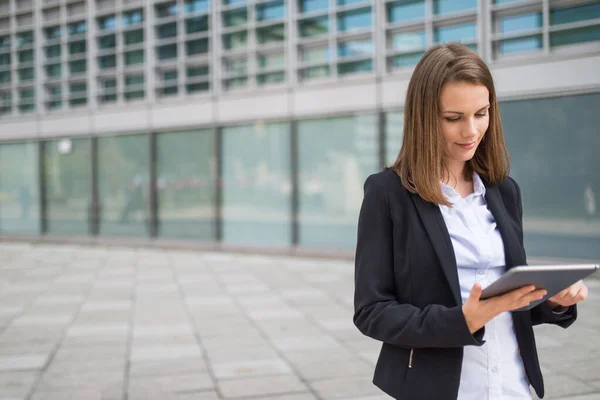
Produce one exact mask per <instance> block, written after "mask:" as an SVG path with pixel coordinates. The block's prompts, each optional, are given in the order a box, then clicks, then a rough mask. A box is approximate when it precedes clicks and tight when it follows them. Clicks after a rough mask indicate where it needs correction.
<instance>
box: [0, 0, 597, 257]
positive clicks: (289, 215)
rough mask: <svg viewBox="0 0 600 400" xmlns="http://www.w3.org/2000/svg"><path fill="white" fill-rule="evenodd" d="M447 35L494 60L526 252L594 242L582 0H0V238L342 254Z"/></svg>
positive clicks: (578, 253)
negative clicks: (414, 86) (418, 77)
mask: <svg viewBox="0 0 600 400" xmlns="http://www.w3.org/2000/svg"><path fill="white" fill-rule="evenodd" d="M449 41H460V42H462V43H464V44H465V45H468V46H469V47H471V48H472V49H473V50H474V51H476V52H478V53H479V54H480V55H481V57H482V58H483V59H484V60H485V61H486V62H487V63H488V64H489V65H490V67H491V69H492V73H493V74H494V78H495V81H496V85H497V91H498V96H499V99H500V107H501V115H502V122H503V126H504V132H505V135H506V138H507V141H508V146H509V150H510V154H511V157H512V176H513V177H515V178H516V179H517V180H518V182H519V183H520V185H521V188H522V191H523V202H524V212H525V218H524V224H525V233H526V246H527V250H528V253H529V255H530V256H535V257H539V258H544V257H547V258H552V259H556V258H570V259H582V260H583V259H587V260H598V259H600V210H599V205H598V202H599V201H600V157H599V153H600V128H599V127H600V112H599V111H600V1H585V0H578V1H575V0H420V1H419V0H393V1H389V0H267V1H265V0H247V1H246V0H212V1H211V0H175V1H162V0H161V1H158V0H156V1H155V0H145V1H143V0H127V1H125V0H37V1H34V0H0V235H1V237H3V238H7V239H8V238H18V239H24V240H30V239H34V240H38V239H41V238H47V239H50V240H54V239H60V240H65V239H66V240H79V241H81V240H83V241H85V240H89V241H92V240H93V241H102V240H115V239H117V240H119V241H123V242H126V241H128V240H130V241H133V240H137V241H144V240H152V241H153V242H154V241H159V242H164V243H170V242H173V241H176V242H177V243H182V244H183V245H195V246H196V245H198V244H205V245H206V246H209V247H210V246H212V247H219V248H220V247H224V248H235V247H241V248H252V249H259V250H260V249H263V250H265V251H273V250H275V251H280V252H292V251H298V250H306V251H318V252H322V253H328V252H335V253H336V254H348V255H351V254H352V251H353V248H354V246H355V241H356V224H357V217H358V211H359V208H360V204H361V201H362V185H363V182H364V180H365V179H366V177H367V176H368V175H369V174H372V173H374V172H377V171H379V170H381V168H382V167H384V166H386V165H390V164H391V163H392V162H393V161H394V159H395V158H396V155H397V154H398V151H399V149H400V145H401V141H402V135H403V132H402V124H403V104H404V98H405V93H406V87H407V84H408V80H409V78H410V75H411V72H412V69H413V68H414V65H415V64H416V63H417V61H418V60H419V58H420V57H421V56H422V54H423V53H424V51H426V49H427V48H429V47H431V46H432V45H434V44H437V43H444V42H449Z"/></svg>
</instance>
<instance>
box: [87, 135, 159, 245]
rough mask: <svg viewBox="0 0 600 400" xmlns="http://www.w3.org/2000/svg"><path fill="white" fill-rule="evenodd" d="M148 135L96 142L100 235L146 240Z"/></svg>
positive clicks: (147, 218) (100, 139) (147, 216)
mask: <svg viewBox="0 0 600 400" xmlns="http://www.w3.org/2000/svg"><path fill="white" fill-rule="evenodd" d="M148 157H149V139H148V135H146V134H144V135H128V136H112V137H107V136H105V137H100V138H98V200H99V204H100V208H101V214H100V234H101V235H113V236H116V235H123V236H147V235H148V232H149V231H148V222H149V206H148V193H149V188H148V171H149V159H148Z"/></svg>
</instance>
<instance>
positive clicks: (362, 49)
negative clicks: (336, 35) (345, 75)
mask: <svg viewBox="0 0 600 400" xmlns="http://www.w3.org/2000/svg"><path fill="white" fill-rule="evenodd" d="M371 54H373V41H372V40H371V39H362V40H353V41H349V42H343V43H340V44H338V56H339V57H357V56H370V55H371Z"/></svg>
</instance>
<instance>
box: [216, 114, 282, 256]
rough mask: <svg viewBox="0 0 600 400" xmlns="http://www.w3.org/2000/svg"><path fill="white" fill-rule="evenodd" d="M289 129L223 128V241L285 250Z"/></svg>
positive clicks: (264, 125) (258, 124) (263, 125)
mask: <svg viewBox="0 0 600 400" xmlns="http://www.w3.org/2000/svg"><path fill="white" fill-rule="evenodd" d="M289 129H290V128H289V124H287V123H264V122H256V123H255V124H254V125H244V126H234V127H227V128H223V209H222V215H223V241H224V242H225V243H230V244H239V245H265V246H289V245H290V244H291V203H290V194H291V180H290V160H289V146H290V135H289Z"/></svg>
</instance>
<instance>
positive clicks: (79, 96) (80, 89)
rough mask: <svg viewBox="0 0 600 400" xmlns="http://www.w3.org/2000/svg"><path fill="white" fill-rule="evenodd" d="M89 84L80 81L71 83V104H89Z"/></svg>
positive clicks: (74, 105)
mask: <svg viewBox="0 0 600 400" xmlns="http://www.w3.org/2000/svg"><path fill="white" fill-rule="evenodd" d="M86 92H87V84H85V83H82V82H78V83H71V84H69V93H70V96H69V105H70V106H71V107H77V106H84V105H86V104H87V97H86Z"/></svg>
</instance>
